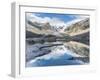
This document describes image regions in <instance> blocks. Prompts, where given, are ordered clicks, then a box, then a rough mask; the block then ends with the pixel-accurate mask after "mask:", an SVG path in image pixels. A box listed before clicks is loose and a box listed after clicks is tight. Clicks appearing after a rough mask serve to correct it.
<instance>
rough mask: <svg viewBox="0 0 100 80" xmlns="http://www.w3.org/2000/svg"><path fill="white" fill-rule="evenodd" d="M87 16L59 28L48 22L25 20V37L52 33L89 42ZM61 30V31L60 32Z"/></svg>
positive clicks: (56, 35)
mask: <svg viewBox="0 0 100 80" xmlns="http://www.w3.org/2000/svg"><path fill="white" fill-rule="evenodd" d="M89 21H90V20H89V18H86V19H84V20H81V21H78V22H75V23H72V24H71V25H69V26H66V28H65V27H64V26H61V27H59V28H57V27H55V26H51V25H50V23H49V22H47V23H38V22H32V21H28V22H27V27H26V38H30V37H31V38H32V37H34V36H35V37H36V36H38V37H39V36H43V35H54V36H55V37H58V36H59V37H63V38H64V37H65V36H67V37H69V38H70V39H71V40H74V41H78V42H82V43H85V44H89V26H90V25H89ZM62 31H63V32H62Z"/></svg>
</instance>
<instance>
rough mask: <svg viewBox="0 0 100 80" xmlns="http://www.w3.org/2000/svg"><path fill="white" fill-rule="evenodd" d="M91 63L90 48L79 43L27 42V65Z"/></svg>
mask: <svg viewBox="0 0 100 80" xmlns="http://www.w3.org/2000/svg"><path fill="white" fill-rule="evenodd" d="M88 63H89V48H88V47H87V46H84V45H80V44H77V43H63V44H62V43H61V42H52V43H45V44H39V43H36V44H34V45H30V44H28V43H27V46H26V67H42V66H63V65H83V64H88Z"/></svg>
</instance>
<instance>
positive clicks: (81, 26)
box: [64, 18, 90, 35]
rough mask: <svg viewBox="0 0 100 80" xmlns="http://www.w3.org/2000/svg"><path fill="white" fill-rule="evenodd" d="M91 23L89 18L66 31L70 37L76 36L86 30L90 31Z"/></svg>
mask: <svg viewBox="0 0 100 80" xmlns="http://www.w3.org/2000/svg"><path fill="white" fill-rule="evenodd" d="M89 22H90V20H89V18H87V19H84V20H82V21H80V22H77V23H74V24H72V25H70V26H68V27H67V28H66V29H65V30H64V31H65V32H66V33H68V34H70V35H71V34H74V33H75V34H76V33H80V32H82V31H84V30H86V29H89V26H90V25H89Z"/></svg>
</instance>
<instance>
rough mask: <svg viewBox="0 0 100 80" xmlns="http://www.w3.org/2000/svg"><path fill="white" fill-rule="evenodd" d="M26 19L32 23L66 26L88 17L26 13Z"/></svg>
mask: <svg viewBox="0 0 100 80" xmlns="http://www.w3.org/2000/svg"><path fill="white" fill-rule="evenodd" d="M26 16H27V19H28V20H31V21H33V22H40V23H46V22H49V23H50V25H52V26H68V25H70V24H72V23H75V22H78V21H80V20H82V19H84V18H87V17H89V16H85V15H75V14H58V13H34V12H33V13H26Z"/></svg>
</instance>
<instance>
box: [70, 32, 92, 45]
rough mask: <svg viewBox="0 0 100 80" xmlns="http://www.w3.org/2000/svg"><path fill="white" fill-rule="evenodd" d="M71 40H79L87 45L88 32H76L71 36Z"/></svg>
mask: <svg viewBox="0 0 100 80" xmlns="http://www.w3.org/2000/svg"><path fill="white" fill-rule="evenodd" d="M71 38H72V41H76V42H81V43H84V44H86V45H89V42H90V41H89V32H86V33H83V34H78V35H75V36H72V37H71Z"/></svg>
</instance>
